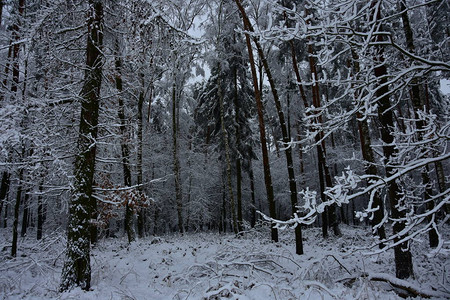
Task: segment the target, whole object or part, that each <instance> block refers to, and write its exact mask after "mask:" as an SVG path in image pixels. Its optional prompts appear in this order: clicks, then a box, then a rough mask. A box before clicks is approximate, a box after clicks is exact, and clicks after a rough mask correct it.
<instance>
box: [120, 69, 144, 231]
mask: <svg viewBox="0 0 450 300" xmlns="http://www.w3.org/2000/svg"><path fill="white" fill-rule="evenodd" d="M139 77H140V80H141V92H140V93H139V99H138V107H137V110H138V111H137V118H138V130H137V138H138V150H137V184H138V190H139V192H141V193H142V192H143V187H142V182H143V171H142V166H143V159H142V152H143V148H144V141H143V128H144V126H143V119H142V118H143V107H144V93H145V89H144V74H143V73H140V74H139ZM130 178H131V175H130ZM130 185H131V179H130ZM125 210H126V212H125V215H126V216H127V215H128V219H127V217H125V219H127V220H126V221H125V222H128V224H129V226H130V228H131V226H133V224H132V222H133V220H132V217H133V216H132V211H131V210H130V208H129V207H128V205H127V207H126V208H125ZM137 228H138V236H139V237H140V238H142V237H143V236H144V212H143V210H139V211H138V216H137ZM130 234H132V233H131V231H130Z"/></svg>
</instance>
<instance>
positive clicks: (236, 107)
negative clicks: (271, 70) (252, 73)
mask: <svg viewBox="0 0 450 300" xmlns="http://www.w3.org/2000/svg"><path fill="white" fill-rule="evenodd" d="M233 38H234V39H235V36H233ZM233 83H234V97H233V102H234V110H235V122H236V125H235V127H236V145H237V151H238V154H237V158H236V199H237V222H238V231H239V232H242V231H243V224H244V220H243V217H242V164H241V156H242V155H241V154H242V153H241V150H242V148H243V147H242V144H241V143H242V141H241V124H240V120H239V115H240V105H239V97H238V80H237V67H234V68H233ZM250 159H251V158H250Z"/></svg>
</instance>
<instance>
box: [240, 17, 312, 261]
mask: <svg viewBox="0 0 450 300" xmlns="http://www.w3.org/2000/svg"><path fill="white" fill-rule="evenodd" d="M248 24H250V23H249V22H248ZM249 29H250V31H253V28H251V27H249ZM253 41H254V43H255V44H256V48H257V50H258V54H259V57H260V59H261V61H262V64H263V67H264V70H265V72H266V75H267V80H268V81H269V84H270V89H271V90H272V95H273V99H274V101H275V108H276V110H277V114H278V120H279V123H280V127H281V134H282V137H283V144H284V145H283V146H284V147H285V150H284V154H285V157H286V166H287V171H288V178H289V190H290V198H291V210H292V215H294V214H295V213H296V212H297V203H298V200H297V181H296V180H295V172H294V161H293V158H292V147H290V145H289V143H290V142H291V137H290V136H289V134H288V127H287V124H286V120H285V116H284V112H283V108H282V107H281V101H280V98H279V96H278V90H277V88H276V85H275V80H274V78H273V76H272V72H271V70H270V67H269V63H268V62H267V59H266V57H265V55H264V51H263V49H262V47H261V45H260V43H259V41H258V40H257V39H253ZM295 253H296V254H299V255H300V254H303V243H302V229H301V224H297V226H296V227H295Z"/></svg>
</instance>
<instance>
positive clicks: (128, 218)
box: [115, 40, 143, 243]
mask: <svg viewBox="0 0 450 300" xmlns="http://www.w3.org/2000/svg"><path fill="white" fill-rule="evenodd" d="M115 47H116V50H115V51H116V53H115V56H116V57H115V68H116V78H115V80H116V89H117V91H118V93H119V97H118V102H119V110H118V111H117V114H118V117H119V121H120V126H119V129H120V135H121V142H120V149H121V151H122V170H123V181H124V185H125V186H126V187H130V186H131V170H130V164H129V157H130V150H129V149H128V136H127V128H126V119H125V106H124V103H123V99H122V90H123V83H122V59H121V58H120V51H119V41H118V40H116V45H115ZM139 102H140V100H139ZM140 106H141V108H140V109H142V104H141V105H140ZM140 117H141V118H142V115H141V116H140ZM141 122H142V121H141ZM128 200H129V199H126V200H125V201H126V203H125V231H126V232H127V237H128V243H131V242H132V241H134V240H135V234H134V228H133V208H132V207H130V205H129V202H128ZM142 227H143V226H142ZM142 227H141V228H140V229H141V231H140V235H139V236H140V237H142V235H143V234H142V230H143V228H142ZM138 228H139V227H138Z"/></svg>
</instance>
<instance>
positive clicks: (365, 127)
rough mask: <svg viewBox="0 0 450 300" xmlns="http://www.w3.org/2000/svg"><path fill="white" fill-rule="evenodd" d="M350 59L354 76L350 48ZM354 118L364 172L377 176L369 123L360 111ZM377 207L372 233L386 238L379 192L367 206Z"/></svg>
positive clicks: (355, 68) (356, 59)
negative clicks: (363, 162)
mask: <svg viewBox="0 0 450 300" xmlns="http://www.w3.org/2000/svg"><path fill="white" fill-rule="evenodd" d="M352 60H353V72H354V76H357V74H358V73H359V71H360V67H359V57H358V54H357V53H356V52H355V51H353V50H352ZM355 99H358V95H357V94H355ZM356 118H357V119H358V131H359V140H360V144H361V152H362V156H363V159H364V161H365V162H366V165H365V168H364V170H365V173H366V174H367V175H371V176H375V177H376V176H378V171H377V167H376V166H375V156H374V153H373V150H372V141H371V139H370V131H369V124H367V119H366V118H364V119H363V116H362V114H361V113H360V112H357V113H356ZM376 207H378V209H377V210H376V211H375V212H374V214H373V218H372V219H371V226H372V230H373V233H374V234H376V235H377V236H378V237H379V238H380V239H381V240H384V239H385V238H386V231H385V228H384V225H383V224H382V222H383V220H384V216H385V212H384V210H385V209H384V202H383V199H382V198H381V195H380V193H378V192H377V193H376V194H375V195H374V197H373V205H372V206H370V207H369V209H373V208H376ZM379 247H380V249H381V248H383V247H384V244H383V243H380V244H379Z"/></svg>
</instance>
